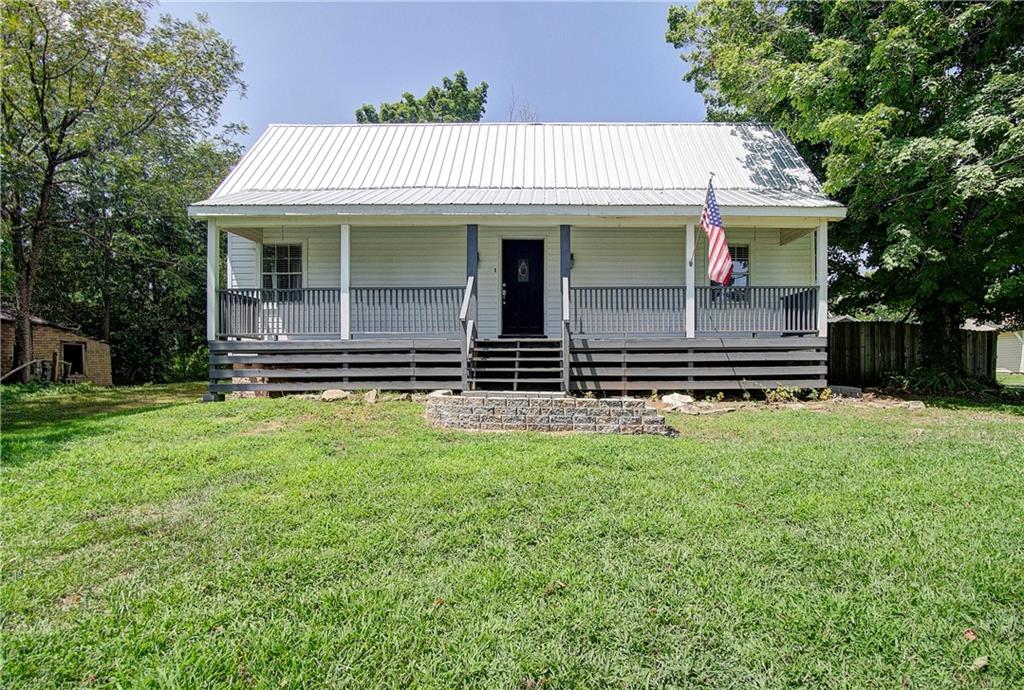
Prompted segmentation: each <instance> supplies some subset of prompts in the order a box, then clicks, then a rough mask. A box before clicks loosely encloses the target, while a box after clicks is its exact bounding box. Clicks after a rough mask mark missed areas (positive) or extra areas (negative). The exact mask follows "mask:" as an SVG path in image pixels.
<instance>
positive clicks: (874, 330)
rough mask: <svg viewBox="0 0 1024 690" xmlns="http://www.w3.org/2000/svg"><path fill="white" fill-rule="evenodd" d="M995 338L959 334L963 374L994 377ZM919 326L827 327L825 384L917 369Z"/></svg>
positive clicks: (873, 380)
mask: <svg viewBox="0 0 1024 690" xmlns="http://www.w3.org/2000/svg"><path fill="white" fill-rule="evenodd" d="M996 337H997V334H996V333H994V332H988V331H960V338H961V339H962V341H963V342H962V347H963V353H964V356H963V371H964V373H966V374H971V375H973V376H979V377H982V378H986V379H993V378H995V373H996ZM921 343H922V335H921V326H919V325H918V324H913V323H896V322H892V321H858V322H843V323H833V324H829V329H828V382H829V383H833V384H839V385H848V386H872V385H877V384H879V383H882V382H883V381H884V380H885V377H886V376H887V375H888V374H906V373H907V372H909V371H911V370H913V369H915V368H917V367H919V366H921V349H922V348H921Z"/></svg>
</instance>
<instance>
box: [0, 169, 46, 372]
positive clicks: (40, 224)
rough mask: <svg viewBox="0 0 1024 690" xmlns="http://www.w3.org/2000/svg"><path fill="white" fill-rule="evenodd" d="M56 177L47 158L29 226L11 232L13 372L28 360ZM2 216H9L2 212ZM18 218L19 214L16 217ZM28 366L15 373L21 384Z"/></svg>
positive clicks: (29, 358) (22, 226) (13, 229)
mask: <svg viewBox="0 0 1024 690" xmlns="http://www.w3.org/2000/svg"><path fill="white" fill-rule="evenodd" d="M56 174H57V163H56V161H54V159H53V157H52V156H51V157H50V158H49V160H48V162H47V166H46V173H45V174H44V175H43V182H42V186H41V187H40V191H39V205H38V206H37V207H36V213H35V218H34V220H33V222H32V223H31V225H29V226H27V227H26V225H24V224H22V223H18V224H16V225H15V227H14V228H12V230H11V249H12V251H11V254H12V258H13V264H14V273H15V276H16V281H15V294H14V315H15V316H14V363H13V365H12V366H11V368H12V369H15V368H17V367H19V366H21V365H23V364H27V363H29V362H31V361H32V288H33V287H34V284H35V277H36V267H37V266H39V259H40V258H41V256H42V253H43V239H44V235H45V234H46V231H47V230H48V227H47V220H48V216H49V213H50V200H51V199H52V198H53V185H54V179H55V178H56ZM8 201H11V202H12V203H13V200H8ZM4 215H5V216H6V217H13V214H11V213H10V212H5V214H4ZM19 215H20V214H19ZM28 369H29V367H25V368H24V369H22V370H21V372H19V378H18V380H20V381H21V382H22V383H27V382H28V380H29V371H28Z"/></svg>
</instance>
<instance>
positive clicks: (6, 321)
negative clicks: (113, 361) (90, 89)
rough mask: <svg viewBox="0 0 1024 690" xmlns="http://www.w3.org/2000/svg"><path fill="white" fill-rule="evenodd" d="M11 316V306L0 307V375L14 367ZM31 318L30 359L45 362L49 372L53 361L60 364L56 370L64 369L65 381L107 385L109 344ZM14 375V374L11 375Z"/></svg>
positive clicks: (49, 322) (12, 313)
mask: <svg viewBox="0 0 1024 690" xmlns="http://www.w3.org/2000/svg"><path fill="white" fill-rule="evenodd" d="M14 319H15V314H14V310H13V309H9V308H7V307H2V308H0V376H2V375H6V374H7V372H9V371H10V370H11V369H12V368H13V366H14V365H13V363H14ZM31 321H32V356H31V357H30V359H31V360H40V361H41V362H46V363H47V364H46V365H44V367H45V368H46V369H47V371H52V369H50V367H51V366H52V365H53V364H54V363H55V362H56V363H63V366H62V367H61V368H60V369H58V370H57V371H64V372H66V375H65V376H64V379H65V380H67V381H71V382H75V383H81V382H83V381H89V382H91V383H94V384H96V385H97V386H109V385H111V383H112V382H111V378H110V345H108V344H107V343H105V342H104V341H102V340H96V339H95V338H87V337H86V336H84V335H82V334H81V333H78V332H77V331H76V330H74V329H73V328H70V327H68V326H62V325H60V324H57V323H53V322H52V321H47V320H46V319H42V318H39V317H38V316H33V317H32V318H31ZM17 376H18V374H15V375H14V377H12V378H17ZM58 376H59V374H58Z"/></svg>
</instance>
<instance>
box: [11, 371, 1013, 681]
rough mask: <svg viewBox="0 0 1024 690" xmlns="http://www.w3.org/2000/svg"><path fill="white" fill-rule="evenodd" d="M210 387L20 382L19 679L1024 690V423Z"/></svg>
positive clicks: (958, 414)
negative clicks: (659, 413) (562, 428)
mask: <svg viewBox="0 0 1024 690" xmlns="http://www.w3.org/2000/svg"><path fill="white" fill-rule="evenodd" d="M200 392H201V389H200V387H198V386H176V387H147V388H138V389H125V390H117V391H98V390H93V391H88V390H85V391H80V392H78V393H74V392H72V393H68V392H61V393H52V392H47V391H41V392H37V393H27V394H20V395H19V394H17V393H11V394H10V395H8V394H6V391H5V397H4V409H3V464H4V468H3V511H2V516H0V531H2V534H0V536H2V541H3V546H2V549H3V553H2V558H0V562H2V565H3V573H2V583H0V588H2V589H0V604H2V611H3V614H2V615H3V621H2V638H3V639H2V644H3V656H4V659H3V664H2V669H0V685H2V686H3V687H11V688H13V687H21V688H53V687H76V686H85V687H93V686H95V687H152V688H156V687H160V688H165V687H167V688H215V687H216V688H220V687H238V688H251V687H255V688H290V687H310V688H314V687H336V688H378V687H395V688H398V687H403V688H404V687H435V688H491V687H496V688H527V687H542V688H599V687H616V688H621V687H629V688H642V687H651V688H662V687H715V688H751V687H756V688H769V687H814V688H820V687H828V688H865V687H872V688H901V687H904V688H905V687H910V688H929V689H930V688H959V687H971V688H975V687H976V688H1020V687H1024V416H1022V410H1021V409H1020V408H1013V407H1008V406H1004V407H991V408H985V407H962V408H958V407H956V406H955V405H954V406H945V407H943V408H941V409H938V408H929V409H926V410H921V411H912V410H902V409H901V410H879V409H853V408H843V409H842V410H829V411H825V412H821V411H812V410H802V411H801V410H770V409H763V410H756V411H751V410H745V411H740V412H735V413H732V414H727V415H719V416H705V417H679V418H673V419H672V422H673V423H674V424H675V425H676V426H677V428H679V430H680V432H681V434H680V436H679V437H678V438H674V439H672V438H664V437H643V438H635V437H617V436H592V435H560V436H544V435H540V434H505V435H502V434H469V433H456V432H446V431H439V430H436V429H432V428H429V427H427V426H426V425H425V424H424V422H423V420H422V414H423V408H422V406H421V405H420V404H417V403H411V402H384V403H379V404H377V405H375V406H372V407H371V406H366V405H363V404H362V403H335V404H328V403H320V402H317V401H309V400H298V399H280V400H236V401H229V402H225V403H219V404H206V405H204V404H196V403H194V402H193V401H195V400H196V399H197V398H198V395H199V394H200ZM968 629H970V630H971V631H973V632H969V633H968V634H966V635H965V630H968ZM971 637H976V639H968V638H971ZM980 657H987V658H988V663H987V665H985V666H984V667H983V668H980V669H973V668H972V664H974V663H975V661H976V660H977V659H979V658H980ZM979 665H981V662H979Z"/></svg>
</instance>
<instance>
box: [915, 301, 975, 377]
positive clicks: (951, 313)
mask: <svg viewBox="0 0 1024 690" xmlns="http://www.w3.org/2000/svg"><path fill="white" fill-rule="evenodd" d="M919 315H920V317H921V360H922V362H923V363H924V366H926V367H929V368H932V369H939V370H942V371H947V372H950V373H961V372H962V370H963V337H962V336H961V333H960V328H961V326H963V323H964V318H963V314H962V312H961V310H960V307H959V305H954V304H947V303H940V304H935V305H932V306H930V307H929V308H926V309H919Z"/></svg>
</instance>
